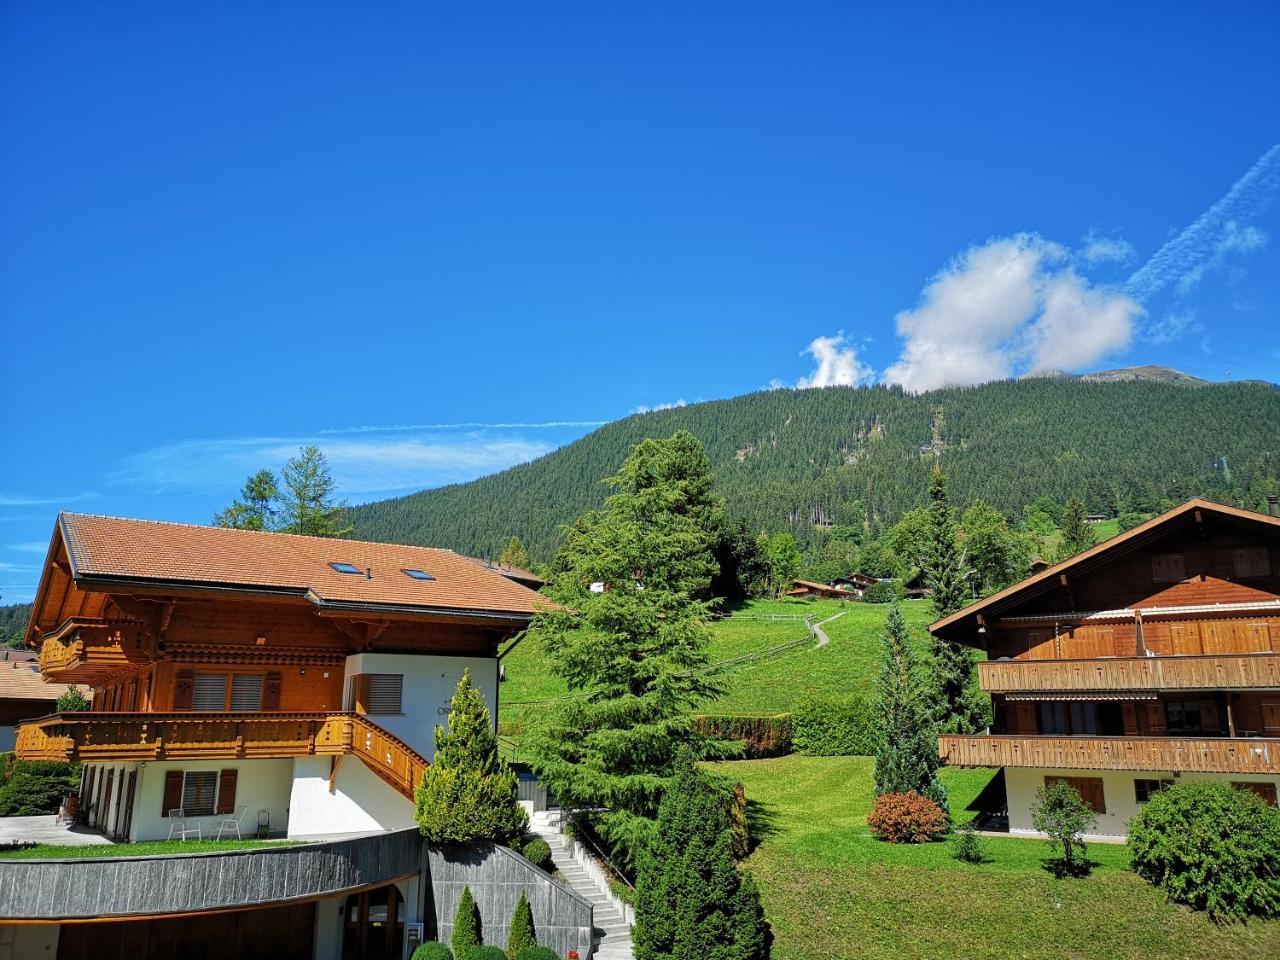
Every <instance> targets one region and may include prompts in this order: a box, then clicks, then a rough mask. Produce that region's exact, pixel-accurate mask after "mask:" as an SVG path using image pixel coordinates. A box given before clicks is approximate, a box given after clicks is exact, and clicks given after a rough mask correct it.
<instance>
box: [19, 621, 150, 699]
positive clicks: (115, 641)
mask: <svg viewBox="0 0 1280 960" xmlns="http://www.w3.org/2000/svg"><path fill="white" fill-rule="evenodd" d="M150 659H151V657H149V656H148V655H147V653H146V652H145V650H144V648H143V645H142V642H141V639H140V634H139V628H138V625H137V624H136V623H133V622H132V621H118V622H117V621H109V620H93V621H88V620H86V621H75V620H73V621H69V622H68V624H67V628H66V629H65V630H63V631H60V633H59V635H58V636H54V637H49V638H48V639H46V640H45V641H44V642H43V643H42V644H40V658H39V666H40V672H41V673H42V674H44V675H45V676H46V677H48V678H49V679H50V680H57V681H59V682H61V683H85V684H88V685H90V686H97V685H99V684H100V683H102V682H103V681H104V680H106V679H108V678H110V677H111V676H113V675H114V674H117V673H120V672H121V671H123V670H128V669H130V668H132V667H136V666H138V665H139V664H142V663H146V662H148V661H149V660H150Z"/></svg>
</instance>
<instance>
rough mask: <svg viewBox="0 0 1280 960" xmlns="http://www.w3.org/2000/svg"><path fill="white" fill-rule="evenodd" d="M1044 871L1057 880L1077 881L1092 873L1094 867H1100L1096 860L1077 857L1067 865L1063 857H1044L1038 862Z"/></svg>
mask: <svg viewBox="0 0 1280 960" xmlns="http://www.w3.org/2000/svg"><path fill="white" fill-rule="evenodd" d="M1040 862H1041V863H1042V864H1043V865H1044V868H1045V869H1046V870H1048V871H1049V872H1050V873H1051V874H1053V875H1054V876H1055V877H1056V878H1057V879H1059V880H1072V879H1075V880H1079V879H1082V878H1083V877H1087V876H1089V874H1091V873H1093V870H1094V868H1095V867H1098V866H1101V864H1100V862H1099V861H1097V860H1091V859H1089V858H1088V857H1084V858H1083V859H1081V858H1079V857H1077V858H1076V859H1075V860H1073V861H1071V862H1070V863H1068V862H1067V861H1066V859H1065V858H1063V857H1046V858H1045V859H1043V860H1041V861H1040Z"/></svg>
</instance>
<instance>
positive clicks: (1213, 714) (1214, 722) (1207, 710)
mask: <svg viewBox="0 0 1280 960" xmlns="http://www.w3.org/2000/svg"><path fill="white" fill-rule="evenodd" d="M1200 729H1201V730H1204V731H1205V732H1206V733H1214V732H1216V731H1217V730H1218V705H1217V704H1216V703H1214V702H1213V701H1211V700H1202V701H1201V702H1200Z"/></svg>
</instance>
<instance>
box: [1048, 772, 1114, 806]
mask: <svg viewBox="0 0 1280 960" xmlns="http://www.w3.org/2000/svg"><path fill="white" fill-rule="evenodd" d="M1059 780H1061V781H1063V782H1065V783H1068V784H1070V785H1071V786H1073V787H1075V788H1076V791H1077V792H1078V793H1079V794H1080V798H1081V799H1082V800H1084V802H1085V803H1087V804H1088V805H1089V808H1090V809H1091V810H1093V812H1094V813H1106V812H1107V804H1106V795H1105V793H1104V792H1103V789H1102V778H1101V777H1053V776H1049V777H1045V778H1044V785H1045V786H1046V787H1047V786H1049V785H1050V784H1052V783H1055V782H1057V781H1059Z"/></svg>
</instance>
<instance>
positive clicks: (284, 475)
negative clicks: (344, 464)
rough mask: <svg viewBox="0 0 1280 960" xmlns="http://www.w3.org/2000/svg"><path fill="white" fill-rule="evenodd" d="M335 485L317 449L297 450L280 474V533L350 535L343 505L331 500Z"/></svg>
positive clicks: (325, 535) (327, 464)
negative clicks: (296, 453)
mask: <svg viewBox="0 0 1280 960" xmlns="http://www.w3.org/2000/svg"><path fill="white" fill-rule="evenodd" d="M336 489H337V483H336V482H335V481H334V479H333V475H332V474H331V473H330V472H329V461H328V459H327V458H326V457H325V455H324V453H323V452H321V450H320V448H319V447H315V446H308V447H302V448H301V449H299V450H298V455H297V456H296V457H291V458H290V459H289V461H288V462H287V463H286V464H285V465H284V470H283V471H282V472H281V488H280V527H279V529H280V532H281V533H301V534H305V535H306V536H309V537H345V536H349V535H350V533H351V525H350V524H349V523H347V507H346V504H343V503H338V502H337V501H335V499H334V492H335V491H336Z"/></svg>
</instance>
